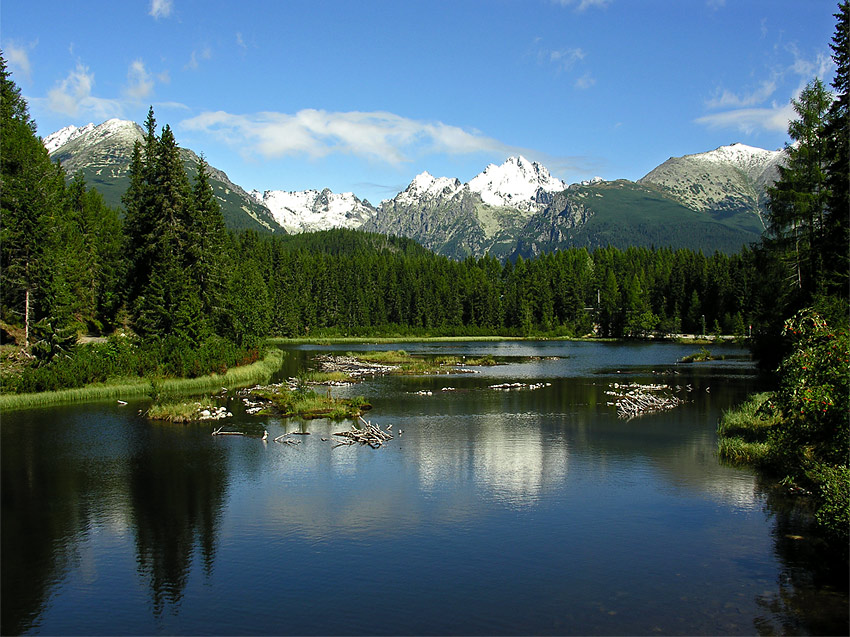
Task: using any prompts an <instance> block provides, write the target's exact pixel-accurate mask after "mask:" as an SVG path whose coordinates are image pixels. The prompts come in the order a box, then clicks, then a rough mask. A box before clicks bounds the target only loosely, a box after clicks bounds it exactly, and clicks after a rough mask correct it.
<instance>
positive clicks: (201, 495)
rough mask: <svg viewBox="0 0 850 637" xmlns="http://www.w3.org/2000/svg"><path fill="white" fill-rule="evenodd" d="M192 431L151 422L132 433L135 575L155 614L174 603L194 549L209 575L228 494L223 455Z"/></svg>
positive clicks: (206, 436)
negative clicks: (145, 582) (145, 588)
mask: <svg viewBox="0 0 850 637" xmlns="http://www.w3.org/2000/svg"><path fill="white" fill-rule="evenodd" d="M214 443H215V441H214V440H212V436H209V435H203V436H198V435H197V432H196V431H195V428H194V427H189V428H182V427H175V426H173V425H158V424H154V425H152V426H150V427H148V428H145V429H143V430H141V431H139V432H138V433H137V439H136V441H135V445H134V446H135V448H136V450H137V453H136V454H135V455H134V456H133V457H132V458H130V479H129V491H130V503H131V508H132V515H133V523H134V527H135V531H136V552H137V563H138V570H139V573H140V574H141V575H142V576H143V577H145V578H146V579H147V580H148V582H149V586H150V589H151V595H152V598H153V608H154V613H155V614H156V615H160V614H161V613H162V610H163V608H164V607H165V605H167V604H177V603H178V602H179V601H180V599H181V597H182V594H183V589H184V588H185V586H186V581H187V578H188V574H189V570H190V567H191V565H192V561H193V557H194V555H195V552H196V550H197V551H198V552H199V553H200V559H201V562H202V563H203V567H204V572H205V573H206V574H207V576H209V575H210V574H211V572H212V567H213V560H214V558H215V550H216V535H217V527H218V523H219V518H220V516H221V509H222V503H223V500H224V495H225V492H226V490H227V470H226V468H227V463H226V456H225V451H224V449H222V448H221V447H220V446H217V445H216V444H214Z"/></svg>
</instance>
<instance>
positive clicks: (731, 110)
mask: <svg viewBox="0 0 850 637" xmlns="http://www.w3.org/2000/svg"><path fill="white" fill-rule="evenodd" d="M785 50H786V53H789V54H791V56H792V58H793V60H792V61H791V62H790V63H787V64H786V65H785V67H784V68H781V69H779V70H772V71H771V72H770V76H769V77H768V78H767V79H764V80H762V81H761V82H759V83H758V84H757V85H756V86H755V87H754V88H749V89H745V90H743V91H739V92H735V91H730V90H728V89H718V93H717V94H716V95H715V97H712V98H711V99H709V100H707V101H706V108H708V109H709V110H720V112H717V113H711V114H708V115H703V116H702V117H698V118H696V119H695V120H694V121H695V122H696V123H697V124H702V125H704V126H708V127H709V128H715V129H734V130H738V131H740V132H742V133H745V134H748V135H749V134H752V133H755V132H758V131H768V132H782V131H787V130H788V123H789V122H790V121H791V120H792V119H793V118H794V117H795V116H796V115H795V113H794V109H793V108H792V107H791V104H790V101H791V99H792V98H794V99H796V98H797V97H799V95H800V93H801V91H802V90H803V88H804V87H805V86H806V84H807V83H808V82H809V81H811V79H812V78H814V77H819V78H822V79H823V78H825V77H826V76H827V75H828V74H829V73H831V72H832V70H833V68H834V65H833V62H832V59H831V58H830V57H829V56H828V55H826V54H824V53H819V54H818V55H816V56H815V57H814V59H807V58H804V57H803V56H801V55H800V52H799V51H798V50H797V48H796V47H795V46H794V45H789V46H786V47H785ZM795 77H796V82H794V78H795ZM788 78H790V79H791V81H792V82H794V84H792V86H794V88H793V89H791V90H790V94H789V95H788V98H787V99H786V100H785V101H784V103H783V102H781V101H777V100H776V99H771V98H773V97H774V95H775V94H776V93H778V92H779V91H781V90H782V88H783V87H787V86H788V83H789V82H788ZM785 90H788V89H787V88H786V89H785ZM768 100H770V101H769V102H768Z"/></svg>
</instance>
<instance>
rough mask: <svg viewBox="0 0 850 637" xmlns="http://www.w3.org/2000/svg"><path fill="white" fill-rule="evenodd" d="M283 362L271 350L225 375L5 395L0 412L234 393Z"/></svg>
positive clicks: (280, 354) (127, 381) (277, 352)
mask: <svg viewBox="0 0 850 637" xmlns="http://www.w3.org/2000/svg"><path fill="white" fill-rule="evenodd" d="M282 362H283V351H282V350H280V349H277V348H271V349H269V351H268V352H266V355H265V356H264V357H263V358H262V359H260V360H258V361H256V362H254V363H251V364H250V365H246V366H244V367H231V368H230V369H228V370H227V372H225V373H224V374H210V375H207V376H199V377H197V378H164V379H151V378H136V379H127V378H123V379H120V380H118V381H116V382H113V383H109V382H107V383H95V384H93V385H88V386H86V387H75V388H73V389H61V390H59V391H48V392H33V393H28V394H5V395H2V396H0V412H3V411H12V410H16V409H32V408H36V407H51V406H53V405H61V404H67V403H85V402H100V401H106V400H125V399H127V398H140V397H144V396H148V397H149V396H150V395H151V393H152V392H158V393H167V394H175V395H180V394H184V395H191V394H202V393H205V392H208V391H215V390H220V389H221V388H222V387H227V388H228V389H236V388H239V387H245V386H247V385H252V384H254V383H255V382H257V381H258V380H261V379H263V378H267V377H269V376H271V374H273V373H274V372H275V371H277V370H278V369H279V368H280V366H281V363H282Z"/></svg>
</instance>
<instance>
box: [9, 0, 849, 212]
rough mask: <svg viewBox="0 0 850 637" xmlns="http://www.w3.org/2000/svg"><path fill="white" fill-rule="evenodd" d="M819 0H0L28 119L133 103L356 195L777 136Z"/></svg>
mask: <svg viewBox="0 0 850 637" xmlns="http://www.w3.org/2000/svg"><path fill="white" fill-rule="evenodd" d="M836 11H837V2H836V1H833V0H829V1H827V0H451V1H443V0H430V1H427V2H425V1H419V0H393V1H386V2H384V1H377V0H357V1H356V2H355V1H351V0H336V1H322V0H308V1H304V2H302V1H300V0H267V1H259V0H240V1H239V2H223V1H219V0H108V1H101V0H81V1H79V2H68V0H3V2H2V4H1V5H0V48H2V51H3V57H4V58H5V60H6V62H7V67H8V69H9V70H10V71H11V73H12V79H13V80H14V81H15V83H16V84H17V85H18V86H19V87H20V89H21V92H22V94H23V96H24V97H25V98H26V100H27V102H28V104H29V110H30V114H31V116H32V117H33V119H34V120H35V122H36V125H37V127H38V133H39V135H41V136H47V135H48V134H50V133H52V132H54V131H56V130H58V129H60V128H63V127H65V126H68V125H75V126H82V125H85V124H87V123H89V122H93V123H95V124H99V123H101V122H103V121H106V120H107V119H110V118H120V119H129V120H134V121H136V122H139V123H140V124H141V123H143V122H144V120H145V117H146V115H147V112H148V108H149V107H150V106H153V108H154V111H155V115H156V119H157V123H158V124H159V125H165V124H168V125H169V126H170V127H171V128H172V129H173V131H174V132H175V136H176V138H177V142H178V143H179V144H180V145H181V146H185V147H188V148H191V149H192V150H194V151H196V152H198V153H203V154H204V155H205V157H206V159H207V161H208V162H209V163H210V164H211V165H213V166H215V167H216V168H219V169H221V170H224V171H225V172H226V173H227V174H228V176H229V177H230V178H231V180H233V181H234V182H235V183H237V184H239V185H240V186H242V187H243V188H246V189H247V190H252V189H257V190H260V191H263V190H307V189H317V190H321V189H322V188H330V189H331V190H332V191H333V192H354V193H355V194H356V195H357V196H358V197H360V198H361V199H362V198H367V199H368V200H369V201H370V202H372V203H375V204H377V202H379V201H381V200H383V199H387V198H390V197H392V196H394V195H395V194H396V193H398V192H399V191H401V190H403V189H404V188H405V187H406V186H407V184H409V183H410V181H411V180H412V179H413V178H414V176H416V175H417V174H419V173H421V172H423V171H428V172H430V173H431V174H432V175H434V176H436V177H442V176H445V177H457V178H459V179H460V180H461V181H463V182H466V181H469V180H470V179H471V178H472V177H474V176H475V175H476V174H478V173H480V172H481V171H482V170H483V169H484V168H485V167H486V166H487V165H488V164H489V163H495V164H500V163H502V162H503V161H504V160H505V159H506V158H507V157H509V156H511V155H520V154H521V155H524V156H525V157H527V158H528V159H530V160H533V161H538V162H540V163H541V164H543V165H544V166H546V167H547V168H548V169H549V170H550V172H551V173H552V174H554V175H555V176H557V177H559V178H561V179H563V180H564V181H566V182H567V183H574V182H576V181H580V180H583V179H589V178H591V177H594V176H600V177H602V178H604V179H608V180H611V179H621V178H622V179H632V180H635V179H639V178H640V177H642V176H643V175H645V174H646V173H648V172H649V171H650V170H652V169H653V168H654V167H656V166H657V165H659V164H661V163H662V162H664V161H665V160H667V159H668V158H669V157H676V156H681V155H686V154H692V153H699V152H705V151H708V150H713V149H714V148H717V147H719V146H723V145H726V144H731V143H734V142H741V143H744V144H748V145H751V146H756V147H759V148H768V149H777V148H781V147H782V146H783V145H784V144H785V143H786V142H788V141H789V139H788V135H787V126H788V122H789V120H790V119H792V118H793V117H794V112H793V110H792V108H791V105H790V102H791V99H792V98H794V97H796V96H797V95H799V92H800V91H801V89H802V88H803V87H804V86H805V85H806V83H808V82H810V81H811V80H812V79H813V78H814V77H820V78H821V79H823V80H824V82H825V83H826V84H827V85H828V84H829V83H830V82H831V81H832V79H833V74H834V65H833V62H832V59H831V50H830V48H829V43H830V41H831V38H832V35H833V33H834V30H835V18H834V17H833V14H834V13H836Z"/></svg>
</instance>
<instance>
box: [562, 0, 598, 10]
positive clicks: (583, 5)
mask: <svg viewBox="0 0 850 637" xmlns="http://www.w3.org/2000/svg"><path fill="white" fill-rule="evenodd" d="M553 1H554V2H555V4H560V5H561V6H563V7H568V6H572V5H578V6H577V7H576V11H584V10H585V9H588V8H589V7H598V8H602V7H607V6H608V5H609V4H610V3H611V0H553Z"/></svg>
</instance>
